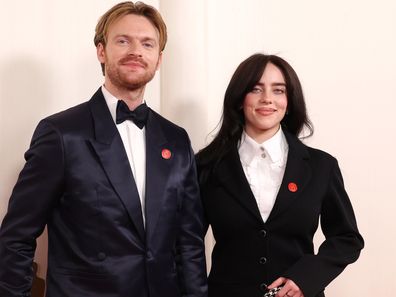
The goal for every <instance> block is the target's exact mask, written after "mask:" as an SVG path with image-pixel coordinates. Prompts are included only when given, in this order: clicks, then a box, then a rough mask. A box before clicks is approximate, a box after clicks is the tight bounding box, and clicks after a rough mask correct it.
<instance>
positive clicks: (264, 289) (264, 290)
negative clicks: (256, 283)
mask: <svg viewBox="0 0 396 297" xmlns="http://www.w3.org/2000/svg"><path fill="white" fill-rule="evenodd" d="M267 288H268V285H267V284H266V283H262V284H260V290H261V291H263V292H266V291H267Z"/></svg>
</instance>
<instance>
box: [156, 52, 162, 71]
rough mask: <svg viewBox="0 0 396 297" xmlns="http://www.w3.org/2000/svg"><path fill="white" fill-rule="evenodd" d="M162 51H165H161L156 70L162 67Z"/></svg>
mask: <svg viewBox="0 0 396 297" xmlns="http://www.w3.org/2000/svg"><path fill="white" fill-rule="evenodd" d="M162 53H163V52H160V53H159V57H158V62H157V67H156V68H155V70H156V71H158V70H159V69H160V67H161V64H162Z"/></svg>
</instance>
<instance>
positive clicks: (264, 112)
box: [256, 107, 276, 116]
mask: <svg viewBox="0 0 396 297" xmlns="http://www.w3.org/2000/svg"><path fill="white" fill-rule="evenodd" d="M256 112H257V113H259V114H261V115H264V116H266V115H271V114H273V113H275V112H276V109H275V108H268V107H259V108H256Z"/></svg>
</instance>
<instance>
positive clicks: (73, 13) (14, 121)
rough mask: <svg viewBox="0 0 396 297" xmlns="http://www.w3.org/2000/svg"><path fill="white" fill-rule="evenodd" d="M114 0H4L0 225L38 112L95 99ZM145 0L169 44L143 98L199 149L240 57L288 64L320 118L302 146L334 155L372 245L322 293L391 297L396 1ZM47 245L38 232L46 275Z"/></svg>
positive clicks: (0, 3)
mask: <svg viewBox="0 0 396 297" xmlns="http://www.w3.org/2000/svg"><path fill="white" fill-rule="evenodd" d="M117 2H118V1H111V0H85V1H77V0H69V1H63V0H35V1H28V0H21V1H17V2H15V1H9V0H8V1H6V0H0V34H1V35H0V36H1V37H2V41H1V47H0V220H1V219H2V217H3V216H4V214H5V212H6V208H7V203H8V199H9V196H10V193H11V190H12V187H13V185H14V183H15V181H16V178H17V174H18V172H19V170H20V169H21V167H22V165H23V153H24V151H25V150H26V149H27V147H28V144H29V141H30V137H31V134H32V132H33V129H34V127H35V126H36V124H37V122H38V121H39V119H41V118H42V117H44V116H46V115H49V114H52V113H54V112H57V111H60V110H62V109H65V108H67V107H70V106H72V105H75V104H78V103H80V102H83V101H85V100H87V99H89V97H90V96H91V95H92V94H93V92H94V91H95V90H96V89H97V88H98V87H99V86H100V84H101V83H102V81H103V78H102V76H101V72H100V66H99V63H98V62H97V60H96V53H95V48H94V46H93V41H92V40H93V35H94V28H95V25H96V22H97V20H98V18H99V17H100V15H101V14H103V13H104V12H105V11H106V10H107V9H108V8H110V7H111V6H112V5H113V4H114V3H117ZM147 3H151V4H153V5H155V6H156V7H159V8H160V10H161V12H162V13H163V16H164V19H165V21H166V22H167V25H168V30H169V43H168V45H167V47H166V49H165V54H164V64H163V67H162V70H161V77H159V75H157V77H156V79H155V80H154V81H153V82H152V83H151V84H150V87H149V88H148V90H147V93H146V94H147V96H146V99H147V101H148V103H149V104H150V106H152V107H153V108H154V109H156V110H158V111H160V112H161V113H162V114H164V115H165V116H167V117H168V118H169V119H171V120H173V121H175V122H176V123H178V124H180V125H182V126H183V127H185V128H186V129H187V130H188V132H189V134H190V136H191V138H192V142H193V146H194V149H195V150H198V149H200V148H202V147H203V145H204V144H205V143H207V142H208V141H209V139H210V138H209V137H207V135H208V134H209V133H210V131H211V130H213V129H214V128H215V126H216V124H217V122H218V120H219V117H220V114H221V108H222V106H221V104H222V100H223V95H224V91H225V88H226V86H227V84H228V81H229V79H230V77H231V75H232V73H233V71H234V70H235V68H236V66H237V65H238V64H239V63H240V62H241V61H242V60H243V59H245V58H246V57H247V56H249V55H250V54H252V53H255V52H266V53H271V54H272V53H275V54H279V55H280V56H282V57H284V58H285V59H286V60H288V61H289V62H290V63H291V64H292V66H293V67H294V68H295V70H296V71H297V73H298V74H299V77H300V79H301V81H302V84H303V88H304V92H305V95H306V100H307V105H308V111H309V113H310V116H311V119H312V121H313V123H314V125H315V135H314V137H312V138H310V139H309V140H308V141H307V142H308V144H309V145H311V146H314V147H318V148H321V149H324V150H326V151H328V152H329V153H331V154H333V155H334V156H335V157H337V159H338V160H339V163H340V166H341V169H342V172H343V175H344V179H345V184H346V187H347V190H348V192H349V194H350V198H351V200H352V203H353V205H354V208H355V211H356V215H357V219H358V223H359V227H360V230H361V232H362V234H363V236H364V238H365V240H366V247H365V249H364V250H363V252H362V255H361V258H360V259H359V260H358V262H356V263H355V264H353V265H351V266H350V267H348V268H347V269H346V271H345V272H344V273H343V274H342V275H341V276H340V277H339V278H337V279H336V280H335V281H334V282H333V283H332V284H331V285H330V286H329V287H328V289H327V290H326V292H327V295H328V296H367V297H368V296H374V295H376V296H380V295H387V296H392V295H393V294H394V291H395V289H396V284H395V283H394V281H393V278H394V275H396V268H395V265H396V258H395V257H394V256H393V253H394V250H396V239H395V236H394V234H395V231H394V228H395V225H396V224H395V223H394V220H393V218H394V213H395V212H396V202H395V198H396V195H395V193H394V192H395V191H394V188H393V187H394V178H395V177H396V176H395V174H394V173H393V168H394V167H396V157H395V154H394V151H395V150H396V141H395V136H394V135H395V132H394V128H396V127H395V126H396V125H395V123H394V122H393V119H394V118H393V117H394V111H395V109H396V95H395V94H396V78H395V74H394V72H395V69H396V58H395V55H394V53H396V18H395V17H394V16H395V15H396V2H394V1H393V0H377V1H364V0H361V1H357V0H349V1H343V0H333V1H331V2H330V1H326V2H325V1H315V0H300V1H293V0H281V1H279V0H245V1H236V0H212V1H210V0H201V1H196V0H157V1H147ZM320 240H321V236H320V235H318V237H317V242H320ZM208 244H209V246H210V244H211V240H210V239H209V240H208ZM45 251H46V248H45V240H43V239H40V243H39V248H38V253H37V261H38V262H39V263H40V264H42V265H41V267H42V270H41V271H39V273H40V274H41V275H43V274H44V273H45V263H46V262H45V261H46V260H45V256H44V255H45ZM43 267H44V268H43Z"/></svg>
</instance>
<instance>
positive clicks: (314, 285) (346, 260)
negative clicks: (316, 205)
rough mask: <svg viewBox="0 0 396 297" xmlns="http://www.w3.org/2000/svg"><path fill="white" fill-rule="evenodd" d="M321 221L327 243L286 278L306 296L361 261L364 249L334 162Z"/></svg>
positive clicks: (305, 257)
mask: <svg viewBox="0 0 396 297" xmlns="http://www.w3.org/2000/svg"><path fill="white" fill-rule="evenodd" d="M320 222H321V228H322V231H323V234H324V236H325V241H324V242H323V243H322V244H321V245H320V247H319V250H318V253H317V254H316V255H306V256H304V257H302V258H301V259H300V260H299V261H298V262H297V263H296V264H295V265H293V266H292V267H291V268H290V269H289V270H288V271H287V272H286V273H285V277H287V278H289V279H292V280H293V281H294V282H295V283H296V284H297V285H298V286H299V287H300V289H301V290H302V291H303V293H304V297H314V296H316V295H317V294H318V293H320V292H322V291H324V289H325V287H326V286H327V285H328V284H329V283H330V282H331V281H332V280H333V279H334V278H336V277H337V276H338V275H339V274H340V273H341V272H342V271H343V270H344V269H345V267H346V266H347V265H348V264H350V263H352V262H355V261H356V260H357V259H358V257H359V255H360V250H361V249H362V248H363V246H364V241H363V238H362V236H361V235H360V233H359V230H358V227H357V224H356V219H355V215H354V212H353V208H352V205H351V202H350V200H349V198H348V195H347V193H346V191H345V188H344V182H343V179H342V175H341V172H340V169H339V167H338V164H337V161H335V160H334V166H333V168H332V170H331V173H330V179H329V183H328V185H327V191H326V194H325V197H324V200H323V204H322V210H321V217H320Z"/></svg>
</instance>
